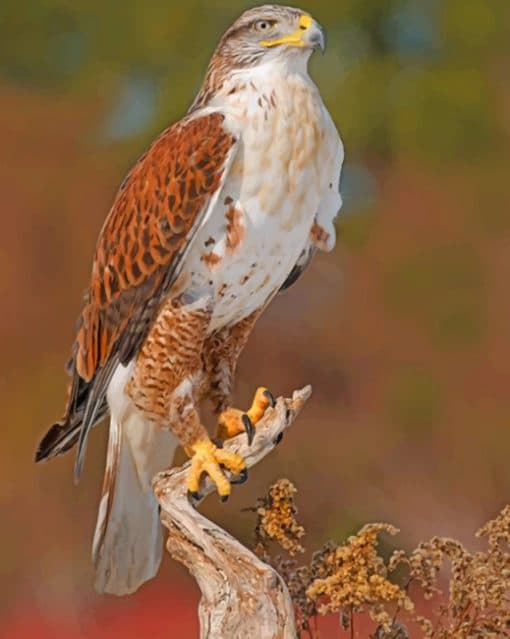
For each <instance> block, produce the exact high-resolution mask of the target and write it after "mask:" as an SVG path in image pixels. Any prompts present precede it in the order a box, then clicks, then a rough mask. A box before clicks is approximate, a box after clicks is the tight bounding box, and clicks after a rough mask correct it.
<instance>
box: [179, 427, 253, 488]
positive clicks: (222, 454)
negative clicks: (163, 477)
mask: <svg viewBox="0 0 510 639" xmlns="http://www.w3.org/2000/svg"><path fill="white" fill-rule="evenodd" d="M187 452H188V454H190V455H191V467H190V469H189V473H188V491H189V493H190V495H191V496H192V497H193V498H195V499H201V495H200V483H201V478H202V475H203V474H206V475H209V478H210V480H211V481H212V482H213V484H215V486H216V490H217V491H218V494H219V495H220V498H221V500H222V501H226V498H228V496H229V495H230V491H231V486H230V484H231V482H230V481H229V479H228V478H227V473H226V472H224V470H223V469H225V471H228V472H229V473H231V474H232V475H234V476H236V475H241V476H242V474H243V472H244V471H245V470H246V464H245V462H244V459H243V458H242V457H241V456H240V455H237V454H236V453H233V452H231V451H228V450H225V449H224V448H218V447H217V446H215V445H214V444H213V442H212V441H211V440H210V439H209V438H206V439H202V440H199V441H197V442H195V443H194V444H192V445H190V446H189V447H188V449H187Z"/></svg>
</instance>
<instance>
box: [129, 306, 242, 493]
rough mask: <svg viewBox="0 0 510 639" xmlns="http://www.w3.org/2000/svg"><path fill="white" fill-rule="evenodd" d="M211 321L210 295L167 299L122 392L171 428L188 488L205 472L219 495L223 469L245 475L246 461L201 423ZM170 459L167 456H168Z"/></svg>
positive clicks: (224, 489) (224, 488) (225, 486)
mask: <svg viewBox="0 0 510 639" xmlns="http://www.w3.org/2000/svg"><path fill="white" fill-rule="evenodd" d="M210 320H211V304H210V298H209V297H202V298H201V299H198V300H196V301H195V302H193V303H190V304H185V303H183V302H182V301H180V300H169V301H168V302H167V303H166V304H164V306H163V307H162V308H161V310H160V312H159V314H158V317H157V319H156V321H155V323H154V324H153V326H152V327H151V330H150V332H149V334H148V336H147V338H146V340H145V342H144V344H143V346H142V349H141V350H140V353H139V354H138V357H137V360H136V364H135V369H134V373H133V377H132V379H131V381H130V383H129V384H128V386H127V388H126V391H127V393H128V395H129V396H130V397H131V399H132V401H133V402H134V404H135V406H136V407H137V408H138V410H140V411H141V413H142V414H143V415H144V417H145V418H146V419H148V420H150V421H152V422H154V423H156V424H158V425H159V426H161V427H163V428H170V429H171V430H172V432H173V433H174V434H175V436H176V437H177V438H178V440H179V442H180V444H181V445H182V446H183V448H184V450H185V451H186V452H187V454H188V455H189V456H190V457H191V468H190V471H189V476H188V488H189V490H190V492H191V493H192V494H194V495H195V496H198V493H199V488H200V479H201V476H202V474H203V473H207V474H208V475H209V476H210V477H211V479H212V480H213V482H214V483H215V484H216V486H217V489H218V493H219V494H220V496H221V497H222V498H227V497H228V495H229V494H230V482H229V481H228V479H227V477H226V476H225V474H224V472H223V470H222V467H223V468H225V469H226V470H229V471H231V472H232V473H234V474H235V475H240V476H241V478H242V479H243V478H244V477H245V470H246V465H245V463H244V460H243V459H242V458H241V457H240V456H239V455H235V454H234V453H230V452H228V451H223V450H221V449H219V448H217V447H216V446H215V445H214V444H213V443H212V442H211V440H210V438H209V435H208V433H207V430H206V428H205V427H204V425H203V424H202V421H201V419H200V415H199V412H198V408H197V403H198V401H199V400H200V397H201V395H202V394H203V389H204V384H205V379H206V378H205V371H204V367H203V351H204V346H205V338H206V335H207V329H208V326H209V323H210ZM169 462H170V460H169Z"/></svg>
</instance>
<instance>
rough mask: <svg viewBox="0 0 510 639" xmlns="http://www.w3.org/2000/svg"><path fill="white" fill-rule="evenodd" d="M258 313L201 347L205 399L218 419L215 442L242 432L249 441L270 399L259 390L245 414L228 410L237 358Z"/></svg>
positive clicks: (265, 389)
mask: <svg viewBox="0 0 510 639" xmlns="http://www.w3.org/2000/svg"><path fill="white" fill-rule="evenodd" d="M259 316H260V311H255V312H254V313H252V314H251V315H249V316H248V317H246V318H245V319H243V320H241V321H240V322H238V323H237V324H235V325H234V326H231V327H227V328H224V329H222V330H220V331H218V332H217V333H215V334H214V335H212V336H211V337H209V338H208V340H207V342H206V344H205V357H206V367H207V371H208V375H209V398H210V400H211V401H212V403H213V407H214V411H215V412H216V414H217V415H218V431H217V436H218V438H219V439H228V438H230V437H234V436H235V435H237V434H238V433H241V432H243V431H246V432H247V434H248V438H249V439H251V438H252V437H253V427H254V426H255V424H256V423H257V422H258V421H259V420H260V419H261V418H262V416H263V415H264V412H265V410H266V408H267V407H268V406H273V405H274V398H273V396H272V394H271V393H270V392H269V391H268V390H267V388H264V387H259V388H257V390H256V392H255V396H254V398H253V401H252V404H251V406H250V408H249V409H248V410H247V411H242V410H239V409H237V408H233V407H232V389H233V384H234V377H235V371H236V367H237V361H238V359H239V356H240V354H241V352H242V350H243V348H244V347H245V346H246V342H247V341H248V337H249V335H250V333H251V331H252V330H253V327H254V325H255V322H256V321H257V319H258V318H259Z"/></svg>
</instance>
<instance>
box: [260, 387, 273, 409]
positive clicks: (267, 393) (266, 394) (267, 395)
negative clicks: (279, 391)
mask: <svg viewBox="0 0 510 639" xmlns="http://www.w3.org/2000/svg"><path fill="white" fill-rule="evenodd" d="M262 395H264V397H265V398H266V399H267V401H268V402H269V406H271V408H274V407H275V406H276V399H275V398H274V395H273V393H272V392H271V391H268V390H267V389H266V390H265V391H264V392H263V393H262Z"/></svg>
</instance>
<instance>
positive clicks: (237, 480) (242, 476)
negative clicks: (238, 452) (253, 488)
mask: <svg viewBox="0 0 510 639" xmlns="http://www.w3.org/2000/svg"><path fill="white" fill-rule="evenodd" d="M247 480H248V469H247V468H244V469H243V470H242V471H241V472H240V473H239V475H238V476H237V477H236V478H235V479H232V480H231V481H230V483H231V484H234V485H237V484H244V482H245V481H247Z"/></svg>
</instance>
